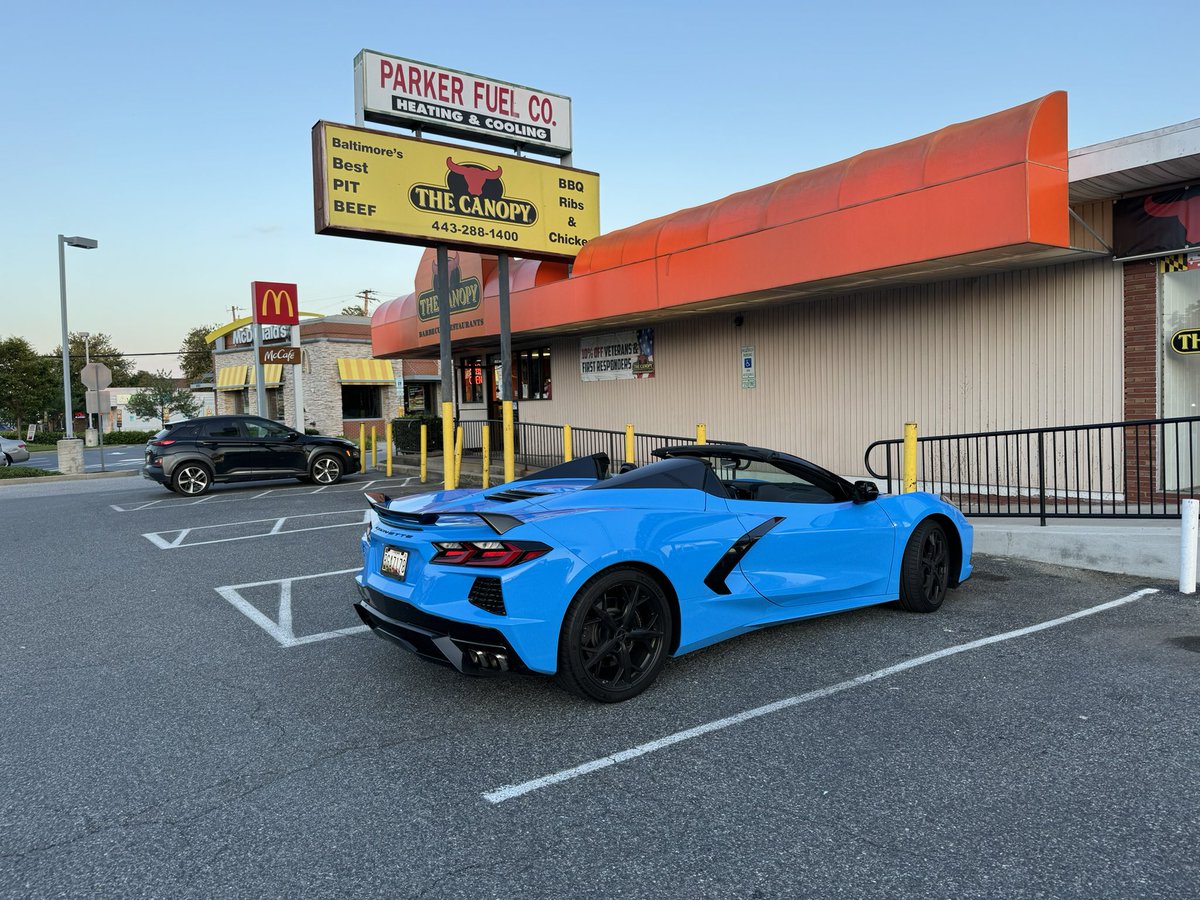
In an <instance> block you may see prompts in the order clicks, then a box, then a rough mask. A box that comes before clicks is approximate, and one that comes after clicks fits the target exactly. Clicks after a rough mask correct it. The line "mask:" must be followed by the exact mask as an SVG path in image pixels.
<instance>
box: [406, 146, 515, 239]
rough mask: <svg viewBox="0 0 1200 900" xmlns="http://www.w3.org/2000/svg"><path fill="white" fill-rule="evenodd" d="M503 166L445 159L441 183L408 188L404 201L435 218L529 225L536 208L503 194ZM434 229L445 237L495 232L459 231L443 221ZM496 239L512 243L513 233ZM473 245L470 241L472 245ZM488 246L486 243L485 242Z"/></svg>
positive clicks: (449, 157) (493, 236)
mask: <svg viewBox="0 0 1200 900" xmlns="http://www.w3.org/2000/svg"><path fill="white" fill-rule="evenodd" d="M503 174H504V167H503V166H496V168H494V169H489V168H487V167H486V166H482V165H480V164H479V163H461V162H455V160H454V157H453V156H447V157H446V181H445V184H424V183H420V184H414V185H412V186H411V187H410V188H409V189H408V200H409V203H411V204H412V205H413V208H414V209H418V210H420V211H421V212H424V213H431V214H433V215H437V216H446V215H450V216H458V217H461V218H466V219H475V220H482V221H485V222H494V223H499V224H504V225H532V224H533V223H534V222H536V221H537V219H538V210H537V207H536V206H535V205H534V204H533V203H532V202H531V201H529V200H524V199H522V198H520V197H510V196H507V195H506V194H505V192H504V182H502V181H501V180H500V176H501V175H503ZM434 227H435V228H437V229H439V230H442V231H445V232H448V233H449V234H465V235H468V236H474V237H491V238H495V237H497V235H496V234H495V233H483V232H480V233H476V234H474V235H471V232H470V231H461V232H460V231H459V228H460V227H461V226H459V225H457V224H456V225H447V224H446V223H445V222H444V221H439V222H437V223H435V224H434ZM500 239H501V240H504V241H515V240H516V239H517V238H516V233H515V232H508V231H506V232H503V233H502V234H501V235H500ZM473 243H474V242H473ZM488 243H490V241H489V242H488Z"/></svg>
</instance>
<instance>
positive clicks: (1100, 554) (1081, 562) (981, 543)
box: [969, 517, 1180, 581]
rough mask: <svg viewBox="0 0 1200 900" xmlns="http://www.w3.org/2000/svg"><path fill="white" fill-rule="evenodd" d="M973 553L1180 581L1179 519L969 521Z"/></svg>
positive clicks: (1014, 519) (986, 518) (975, 519)
mask: <svg viewBox="0 0 1200 900" xmlns="http://www.w3.org/2000/svg"><path fill="white" fill-rule="evenodd" d="M969 521H970V522H971V524H972V525H973V526H974V527H975V552H976V553H984V554H987V555H988V556H1004V557H1008V558H1010V559H1026V560H1033V561H1035V562H1044V563H1053V564H1054V565H1059V566H1072V567H1074V568H1077V569H1091V570H1092V571H1095V572H1113V573H1116V574H1120V575H1140V576H1144V577H1148V578H1161V579H1165V580H1168V581H1178V579H1179V530H1180V524H1179V520H1178V519H1057V520H1055V519H1051V520H1050V521H1049V522H1047V524H1046V525H1045V527H1043V526H1041V525H1039V524H1038V520H1037V519H1036V518H1028V519H1018V518H1013V519H1007V518H990V517H985V518H969Z"/></svg>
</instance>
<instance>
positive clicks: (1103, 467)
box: [863, 416, 1200, 525]
mask: <svg viewBox="0 0 1200 900" xmlns="http://www.w3.org/2000/svg"><path fill="white" fill-rule="evenodd" d="M1198 429H1200V416H1180V417H1175V418H1163V419H1136V420H1130V421H1125V422H1105V423H1099V424H1090V425H1057V426H1053V427H1049V428H1018V429H1010V430H1007V431H981V432H974V433H970V434H945V435H936V436H931V437H918V438H917V468H918V473H917V489H918V490H926V491H929V492H931V493H936V494H942V495H944V496H946V497H947V498H949V499H950V500H951V501H953V502H954V503H955V504H956V505H957V506H958V507H959V509H961V510H962V511H963V513H964V514H966V515H968V516H1037V517H1038V518H1039V519H1040V520H1041V523H1042V524H1043V525H1045V524H1046V519H1048V518H1076V517H1079V518H1108V519H1151V518H1177V517H1178V516H1179V507H1180V502H1181V501H1182V500H1184V499H1187V498H1191V497H1195V496H1197V487H1198V486H1197V477H1196V476H1197V473H1198V472H1200V460H1198V459H1197V453H1198V452H1200V431H1198ZM880 448H882V452H883V454H884V458H883V460H882V466H883V472H879V471H877V469H876V467H875V465H874V464H873V462H879V461H878V459H877V456H878V451H879V449H880ZM903 448H904V439H903V438H891V439H888V440H880V441H874V442H873V443H872V444H871V445H870V446H868V447H867V450H866V452H865V453H864V454H863V464H864V465H865V467H866V470H867V472H868V473H869V474H870V475H871V476H872V477H874V478H879V479H883V480H885V481H886V483H887V490H888V492H889V493H890V492H891V491H892V489H893V482H897V484H898V483H899V480H900V476H899V473H900V472H901V471H902V466H903ZM873 454H874V455H875V456H876V459H875V460H874V461H873V459H872V456H873Z"/></svg>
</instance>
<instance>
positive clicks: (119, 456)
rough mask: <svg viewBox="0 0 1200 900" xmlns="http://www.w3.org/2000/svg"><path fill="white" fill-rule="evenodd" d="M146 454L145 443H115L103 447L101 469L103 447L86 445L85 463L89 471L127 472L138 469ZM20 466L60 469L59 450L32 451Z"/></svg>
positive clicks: (54, 470) (86, 469) (53, 470)
mask: <svg viewBox="0 0 1200 900" xmlns="http://www.w3.org/2000/svg"><path fill="white" fill-rule="evenodd" d="M145 455H146V450H145V444H114V445H113V446H111V447H104V448H103V457H104V459H103V465H104V468H103V470H102V469H101V448H99V447H85V448H84V449H83V465H84V470H85V471H87V472H100V471H107V472H125V471H129V470H133V471H137V470H138V468H139V467H140V466H141V464H142V459H143V457H144V456H145ZM16 465H19V466H34V467H36V468H38V469H47V470H49V471H51V472H57V471H58V451H57V450H40V451H38V452H37V453H30V454H29V460H28V461H27V462H22V463H16Z"/></svg>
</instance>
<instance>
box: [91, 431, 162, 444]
mask: <svg viewBox="0 0 1200 900" xmlns="http://www.w3.org/2000/svg"><path fill="white" fill-rule="evenodd" d="M158 432H159V429H157V428H155V429H154V430H153V431H106V432H105V433H104V445H105V446H106V447H107V446H118V445H120V446H128V445H129V444H144V443H146V441H148V440H150V439H151V438H152V437H154V436H155V435H156V434H158Z"/></svg>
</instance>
